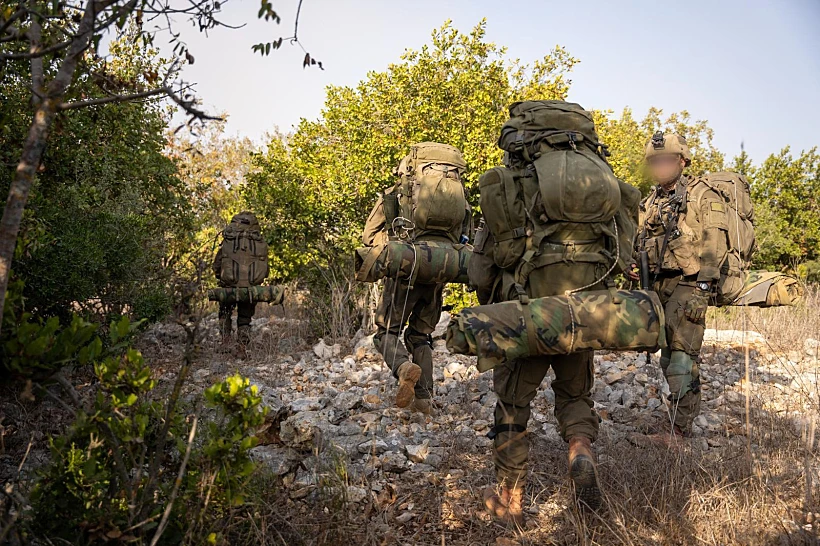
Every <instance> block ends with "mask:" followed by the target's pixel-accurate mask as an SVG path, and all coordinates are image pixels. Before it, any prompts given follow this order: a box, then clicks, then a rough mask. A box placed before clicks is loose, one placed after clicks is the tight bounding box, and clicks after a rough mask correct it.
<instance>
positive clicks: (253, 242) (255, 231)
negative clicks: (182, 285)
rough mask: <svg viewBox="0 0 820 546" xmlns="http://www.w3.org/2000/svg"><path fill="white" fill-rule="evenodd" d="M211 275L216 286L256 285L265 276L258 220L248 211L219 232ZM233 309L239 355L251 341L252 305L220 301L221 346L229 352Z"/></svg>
mask: <svg viewBox="0 0 820 546" xmlns="http://www.w3.org/2000/svg"><path fill="white" fill-rule="evenodd" d="M213 272H214V275H215V276H216V278H217V281H218V283H219V286H220V287H225V288H247V287H251V286H259V285H261V284H262V283H263V282H264V281H265V278H266V277H267V276H268V244H267V242H265V240H264V238H263V237H262V232H261V228H260V226H259V221H258V220H257V219H256V216H255V215H254V214H253V213H252V212H248V211H243V212H240V213H239V214H237V215H235V216H234V217H233V218H231V222H230V223H229V224H228V225H227V226H226V227H225V229H224V230H223V231H222V244H220V246H219V250H218V251H217V252H216V255H215V256H214V263H213ZM234 307H236V308H237V318H236V325H237V341H238V343H239V348H240V352H243V351H244V349H245V347H246V346H247V345H248V343H249V342H250V339H251V319H252V318H253V314H254V311H255V310H256V302H253V301H242V302H239V303H235V302H221V303H220V304H219V322H220V326H221V331H222V346H223V348H224V349H226V350H227V349H229V348H230V347H231V345H232V337H233V318H232V315H233V310H234Z"/></svg>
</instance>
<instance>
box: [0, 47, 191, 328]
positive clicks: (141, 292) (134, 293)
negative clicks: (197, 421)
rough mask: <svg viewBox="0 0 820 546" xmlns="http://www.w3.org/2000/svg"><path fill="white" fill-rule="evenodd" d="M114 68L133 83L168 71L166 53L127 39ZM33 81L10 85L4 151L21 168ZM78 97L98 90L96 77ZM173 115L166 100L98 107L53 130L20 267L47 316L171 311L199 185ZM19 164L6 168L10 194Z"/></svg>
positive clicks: (68, 116)
mask: <svg viewBox="0 0 820 546" xmlns="http://www.w3.org/2000/svg"><path fill="white" fill-rule="evenodd" d="M110 51H111V54H112V57H111V59H110V60H109V62H108V63H107V66H108V74H109V76H110V77H111V78H113V79H115V80H116V81H118V82H120V83H121V85H130V83H128V82H131V81H132V80H133V79H134V78H137V79H139V78H143V77H144V74H145V73H146V72H151V71H157V70H161V64H162V63H161V61H160V60H159V59H158V58H157V55H156V52H155V51H153V50H151V49H150V48H148V47H145V46H143V45H141V44H140V43H134V42H133V41H132V40H126V39H123V40H121V41H115V42H113V43H112V44H111V45H110ZM26 86H27V84H26V82H24V81H23V80H22V79H19V80H18V79H14V78H12V79H8V80H4V81H3V82H0V89H2V92H3V95H5V96H6V97H8V98H9V100H6V101H3V103H2V105H0V119H2V120H3V121H4V125H3V132H2V135H1V136H0V156H1V157H2V161H3V163H4V164H6V165H15V164H16V163H15V160H16V158H17V157H19V154H20V153H21V148H22V142H23V140H24V139H25V134H26V132H27V130H28V124H29V120H28V119H27V117H26V116H24V115H21V113H22V112H25V111H26V110H27V104H26V101H27V98H28V95H27V89H26ZM95 90H96V91H95ZM72 92H73V93H77V95H78V96H79V95H83V94H87V95H91V94H94V93H95V92H98V90H97V86H96V84H95V83H94V82H93V81H91V80H90V79H88V80H84V81H80V82H77V84H76V85H75V87H74V88H73V91H72ZM166 124H167V116H166V115H165V113H164V111H163V110H162V109H161V108H160V107H159V105H157V104H156V103H146V102H133V103H121V104H110V105H106V106H105V107H102V106H94V107H89V108H85V109H80V110H73V111H69V112H66V113H64V114H62V115H60V116H59V117H58V118H57V120H56V122H55V125H54V127H53V129H52V131H51V139H50V143H49V146H48V147H47V148H46V149H45V151H44V153H43V158H42V164H41V167H40V168H39V170H38V176H37V179H36V181H35V183H34V184H33V186H32V188H31V194H30V199H29V203H28V209H27V212H26V215H25V216H24V219H23V222H22V225H21V236H20V243H19V244H18V246H17V253H16V261H15V272H16V274H17V276H18V277H19V278H20V279H22V280H23V281H24V282H25V293H24V294H25V297H26V304H27V306H28V308H29V309H31V310H36V311H37V312H38V313H39V314H40V315H46V316H48V315H60V316H62V317H64V318H67V316H68V315H69V314H70V312H71V311H73V310H76V309H81V310H85V311H101V312H103V313H114V314H119V313H123V312H124V311H125V310H126V309H130V310H132V311H135V312H136V313H137V314H138V315H144V316H148V317H149V318H152V319H157V318H162V317H163V316H164V314H165V313H167V311H168V294H167V284H168V274H169V270H168V269H167V268H165V267H164V266H165V265H168V260H167V258H168V256H169V255H170V253H171V250H172V248H171V246H170V242H171V241H172V240H173V237H174V235H175V234H178V233H188V232H190V231H191V230H192V228H193V222H194V218H195V215H194V212H195V211H193V210H192V209H191V208H190V207H189V206H188V205H187V203H188V202H189V201H190V198H189V195H190V192H189V189H188V188H187V187H186V186H185V185H184V184H183V183H182V182H181V181H180V179H179V178H178V176H177V174H176V171H177V167H176V165H175V164H174V162H173V161H172V160H171V159H170V158H169V157H167V156H166V155H165V153H164V148H165V143H166V140H165V131H166ZM13 173H14V171H13V169H11V168H4V169H3V170H2V171H0V191H3V190H6V191H8V188H9V186H10V185H11V183H12V176H13Z"/></svg>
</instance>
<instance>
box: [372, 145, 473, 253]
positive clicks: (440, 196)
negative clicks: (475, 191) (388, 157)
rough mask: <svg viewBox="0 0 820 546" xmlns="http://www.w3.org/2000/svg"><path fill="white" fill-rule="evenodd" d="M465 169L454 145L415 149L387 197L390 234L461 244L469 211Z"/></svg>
mask: <svg viewBox="0 0 820 546" xmlns="http://www.w3.org/2000/svg"><path fill="white" fill-rule="evenodd" d="M465 168H466V163H465V162H464V158H463V157H462V155H461V152H460V151H459V150H458V149H457V148H454V147H453V146H449V145H447V144H439V143H437V142H422V143H420V144H415V145H413V146H411V148H410V153H409V154H408V155H407V156H406V157H405V158H404V159H402V161H401V163H400V164H399V167H398V169H397V173H396V174H398V176H399V182H398V183H397V184H396V186H395V187H394V188H392V189H391V190H389V191H388V192H387V193H385V196H384V203H385V217H386V219H387V227H388V232H389V233H390V234H391V235H394V236H397V237H400V238H408V239H410V240H415V239H416V238H418V237H421V236H423V235H439V236H444V237H447V238H449V239H450V240H451V241H452V242H454V243H458V242H459V239H460V238H461V234H462V233H463V231H464V229H465V225H464V224H465V221H466V219H467V211H468V210H469V208H468V204H467V196H466V193H465V190H464V185H463V184H462V182H461V174H462V173H463V172H464V169H465Z"/></svg>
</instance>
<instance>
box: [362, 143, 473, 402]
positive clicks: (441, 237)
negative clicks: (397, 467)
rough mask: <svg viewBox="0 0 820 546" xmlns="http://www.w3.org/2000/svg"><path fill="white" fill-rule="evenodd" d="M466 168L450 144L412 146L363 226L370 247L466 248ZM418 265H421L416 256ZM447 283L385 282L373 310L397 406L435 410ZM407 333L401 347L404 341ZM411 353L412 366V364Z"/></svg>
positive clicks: (376, 339)
mask: <svg viewBox="0 0 820 546" xmlns="http://www.w3.org/2000/svg"><path fill="white" fill-rule="evenodd" d="M465 168H466V163H465V162H464V158H463V157H462V155H461V152H460V151H459V150H458V149H457V148H454V147H453V146H449V145H447V144H439V143H435V142H423V143H420V144H415V145H413V146H411V150H410V154H408V155H407V156H406V157H404V158H403V159H402V160H401V162H400V163H399V166H398V167H397V168H396V169H395V171H394V173H395V174H396V175H397V177H398V179H397V182H396V184H395V185H394V186H393V187H392V188H390V189H388V190H387V191H386V192H385V193H384V195H382V196H381V197H379V200H378V201H377V202H376V205H375V206H374V207H373V210H372V212H371V213H370V216H369V217H368V219H367V223H366V224H365V227H364V233H363V235H362V240H363V242H364V244H365V246H375V245H379V244H384V243H386V242H387V241H389V240H401V241H405V242H411V243H412V242H419V241H437V242H448V243H452V244H455V243H459V242H465V241H466V240H467V237H468V236H469V232H470V225H471V218H470V207H469V205H468V204H467V199H466V194H465V190H464V187H463V185H462V183H461V175H462V174H463V172H464V169H465ZM416 259H423V256H417V257H416ZM443 289H444V284H424V283H421V282H417V281H414V280H413V279H412V276H411V279H390V278H387V279H385V282H384V290H383V292H382V296H381V301H380V302H379V307H378V309H377V311H376V318H375V322H376V327H377V331H376V335H375V336H374V343H375V345H376V348H377V349H378V350H379V352H380V353H381V354H382V356H383V357H384V360H385V362H386V363H387V365H388V366H389V367H390V369H391V370H392V372H393V376H394V377H395V378H396V379H397V380H398V388H397V390H396V406H398V407H400V408H405V407H408V406H410V408H411V410H412V411H418V412H422V413H425V414H430V413H431V412H432V411H433V405H432V395H433V346H432V337H431V334H432V333H433V330H434V329H435V327H436V324H438V321H439V318H440V316H441V308H442V291H443ZM405 324H406V325H407V328H406V329H405V330H404V345H402V343H401V341H400V340H399V336H400V334H401V331H402V329H403V328H404V326H405ZM411 355H412V361H411V360H410V358H411Z"/></svg>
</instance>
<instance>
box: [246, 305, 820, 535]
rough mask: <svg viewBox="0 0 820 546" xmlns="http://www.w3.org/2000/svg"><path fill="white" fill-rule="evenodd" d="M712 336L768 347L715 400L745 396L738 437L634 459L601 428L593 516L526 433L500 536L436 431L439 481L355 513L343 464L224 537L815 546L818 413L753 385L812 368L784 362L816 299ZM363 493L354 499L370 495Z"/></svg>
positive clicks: (724, 325) (548, 449) (547, 446)
mask: <svg viewBox="0 0 820 546" xmlns="http://www.w3.org/2000/svg"><path fill="white" fill-rule="evenodd" d="M709 325H710V327H717V328H720V329H737V330H744V329H748V330H756V331H758V332H760V333H762V334H764V335H765V336H766V337H767V341H768V344H769V345H768V347H765V346H764V347H762V348H760V351H759V352H758V351H757V350H752V351H750V353H749V363H750V364H749V379H750V383H751V384H750V385H749V387H750V388H749V389H748V390H747V389H746V387H747V384H746V383H744V382H740V384H739V385H735V386H732V385H727V386H725V387H724V389H726V390H729V389H735V390H738V389H739V390H741V391H742V392H748V393H749V394H750V397H749V404H748V425H747V424H746V421H747V420H746V412H747V409H746V406H745V404H744V403H743V402H742V401H741V402H739V403H738V404H736V406H738V407H729V408H727V409H726V410H721V411H725V412H726V413H727V415H728V414H731V415H732V419H726V423H727V424H726V427H725V431H724V435H723V440H724V441H723V442H722V443H723V444H724V445H722V446H718V447H711V448H710V449H708V450H706V449H704V448H703V447H702V446H701V444H700V443H698V442H694V441H688V442H686V443H685V444H682V445H680V446H678V447H673V448H663V447H636V446H635V445H633V444H632V443H630V442H629V441H628V440H627V438H626V437H624V436H623V435H622V434H620V433H618V432H616V431H615V430H614V429H612V428H610V427H608V426H606V425H605V426H604V427H602V435H601V437H600V439H599V441H598V442H597V444H596V446H597V449H598V453H599V457H600V475H601V481H602V489H603V492H604V497H605V506H604V508H603V509H602V510H601V511H600V512H599V513H597V514H590V513H586V512H580V511H578V510H577V509H576V508H575V507H574V505H573V503H572V502H571V499H572V495H571V490H570V486H569V482H568V480H567V479H566V475H567V463H566V446H565V445H564V444H563V442H561V441H560V440H554V439H549V438H546V437H544V436H542V435H540V434H539V433H535V434H533V436H532V439H533V447H532V450H531V464H532V479H531V483H530V485H529V487H528V490H527V501H528V505H529V506H530V509H529V513H528V523H527V526H526V529H523V530H522V529H509V528H505V527H503V526H500V525H498V524H497V523H495V522H493V521H491V520H490V519H489V518H488V517H487V516H486V515H485V514H484V513H483V510H482V505H481V500H480V499H481V490H482V489H483V487H485V486H486V485H488V484H490V483H492V463H491V460H490V457H489V453H488V449H487V448H486V447H478V446H476V445H475V444H474V443H473V444H472V445H471V443H470V440H469V439H466V440H465V439H463V438H459V437H458V436H456V435H455V433H452V434H449V433H448V432H447V431H442V432H441V438H446V439H447V440H446V442H447V444H448V445H449V447H450V449H449V450H448V452H449V453H450V454H451V455H450V458H449V460H448V461H446V462H445V464H444V465H443V466H442V468H440V472H439V473H437V474H435V475H420V474H413V473H410V472H408V473H406V474H403V475H401V476H397V477H396V478H395V479H394V480H393V482H392V483H391V486H390V491H389V492H388V493H384V492H382V493H380V494H379V495H375V494H374V496H373V498H372V499H370V501H369V502H368V503H366V504H364V505H362V504H352V503H350V504H348V503H345V498H344V494H343V493H340V491H342V490H343V488H341V487H337V486H339V485H340V484H349V480H350V477H349V476H347V474H346V471H345V470H344V464H338V465H337V466H336V467H334V468H330V467H329V468H327V469H326V472H325V473H324V475H325V479H326V480H327V482H326V483H330V484H331V486H328V487H325V488H322V489H321V494H320V495H319V496H318V497H314V498H313V499H312V500H311V501H310V502H304V501H292V500H290V499H288V498H287V495H286V494H285V492H284V491H283V490H282V489H281V488H277V487H276V486H275V483H274V482H275V480H273V481H271V482H270V483H269V484H268V486H267V487H266V488H264V490H265V491H267V492H268V493H267V494H262V495H260V497H258V504H256V505H255V506H254V507H252V509H251V510H250V511H246V512H245V514H244V516H243V517H239V518H237V519H236V520H235V523H234V530H236V531H239V530H240V529H241V530H242V532H241V533H239V534H236V535H235V536H236V538H237V539H238V540H240V541H242V542H244V543H264V544H295V545H317V546H318V545H331V544H332V545H340V544H357V545H373V546H376V545H392V544H401V545H404V544H410V545H436V546H439V545H441V546H446V545H464V546H467V545H487V544H499V545H508V546H509V545H514V544H518V545H521V546H524V545H536V544H538V545H543V544H551V545H574V544H581V545H590V546H592V545H624V546H627V545H629V546H631V545H655V544H664V545H665V544H669V545H678V544H679V545H690V544H708V545H716V546H717V545H818V544H820V538H818V532H820V525H819V524H818V521H817V518H818V517H820V487H818V482H820V460H819V459H818V449H817V439H816V435H815V434H814V432H813V425H812V423H816V420H817V416H818V413H817V408H818V407H820V406H818V405H817V400H818V398H819V397H818V395H819V394H820V393H818V392H817V383H816V382H813V383H812V382H806V383H805V384H804V388H801V389H800V390H799V391H798V392H797V393H792V395H791V398H790V399H788V400H784V401H782V403H781V404H779V405H777V406H776V407H775V406H773V405H772V400H771V396H773V394H772V393H773V392H774V391H773V389H772V388H770V385H764V384H763V383H762V382H761V377H760V374H759V373H758V372H757V371H756V367H757V364H758V363H765V362H766V361H767V359H764V358H763V356H765V354H766V353H769V354H773V355H774V359H775V360H776V361H778V362H782V363H784V367H786V369H787V370H788V369H790V368H789V366H791V367H792V368H793V369H794V373H795V374H796V375H797V374H799V372H800V371H805V369H806V366H809V367H811V366H812V363H811V362H810V361H808V362H807V361H805V360H804V361H803V362H802V363H798V362H796V361H797V360H799V359H797V358H796V356H797V355H795V354H794V351H799V352H800V355H801V356H802V353H803V343H804V340H805V339H806V338H808V337H813V338H815V339H820V293H818V291H817V290H812V291H810V293H809V294H807V298H806V303H805V304H804V305H803V306H801V307H799V308H796V309H789V308H780V309H730V310H721V311H719V312H717V313H714V312H713V315H712V316H710V324H709ZM719 351H720V349H719ZM726 351H728V352H729V353H730V354H729V356H730V358H731V359H733V361H734V362H738V361H739V362H743V361H744V358H745V354H744V352H743V351H742V350H739V351H738V350H729V349H727V350H726ZM790 353H791V355H790ZM790 359H791V360H790ZM790 362H791V363H790ZM801 366H802V368H801ZM814 367H815V368H816V367H817V366H816V363H815V364H814ZM786 379H789V378H786ZM757 383H760V384H759V385H757ZM752 387H754V388H752ZM757 387H760V388H757ZM746 426H750V428H751V434H750V435H748V436H747V435H745V431H746ZM448 434H449V435H448ZM473 442H474V440H473ZM448 465H449V471H447V470H446V468H447V467H448ZM265 479H266V480H267V479H268V478H265ZM360 481H361V483H359V484H356V485H361V486H363V487H364V488H366V489H368V490H369V484H368V483H367V481H366V480H365V479H363V478H360ZM408 510H409V511H412V512H413V513H414V517H413V519H411V520H410V521H409V522H406V523H399V522H398V521H397V520H396V516H397V515H399V514H401V513H403V512H405V511H408ZM272 529H275V530H276V531H275V532H274V531H272Z"/></svg>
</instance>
